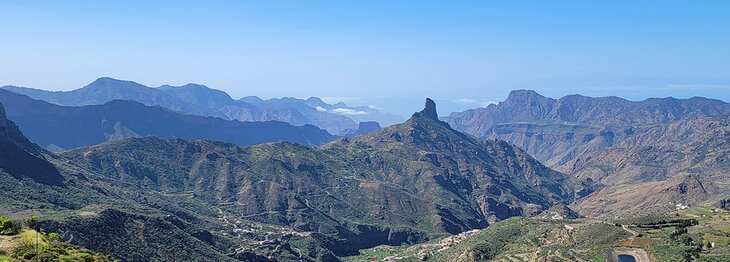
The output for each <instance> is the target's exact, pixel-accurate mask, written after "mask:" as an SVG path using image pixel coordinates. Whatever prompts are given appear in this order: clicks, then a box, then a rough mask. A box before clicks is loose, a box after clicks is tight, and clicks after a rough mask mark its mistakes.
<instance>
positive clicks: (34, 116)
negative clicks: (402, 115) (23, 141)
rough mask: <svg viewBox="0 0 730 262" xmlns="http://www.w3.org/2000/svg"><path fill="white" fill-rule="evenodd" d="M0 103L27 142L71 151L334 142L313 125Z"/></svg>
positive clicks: (152, 110)
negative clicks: (157, 144)
mask: <svg viewBox="0 0 730 262" xmlns="http://www.w3.org/2000/svg"><path fill="white" fill-rule="evenodd" d="M0 103H2V104H3V105H5V107H6V110H7V114H8V116H9V117H11V118H12V119H14V120H15V121H16V123H18V126H20V128H21V129H22V130H23V131H24V133H25V134H26V135H27V136H28V138H30V139H31V140H32V141H33V142H35V143H38V144H40V145H41V146H43V147H49V146H50V145H53V148H62V149H72V148H76V147H82V146H90V145H95V144H98V143H102V142H105V141H113V140H119V139H123V138H127V137H140V136H150V135H153V136H158V137H162V138H185V139H209V140H220V141H228V142H232V143H236V144H238V145H253V144H260V143H266V142H273V141H289V142H294V143H301V144H305V145H321V144H324V143H326V142H329V141H332V140H333V139H334V138H335V137H334V136H332V135H330V134H328V133H327V132H325V131H324V130H321V129H319V128H317V127H315V126H311V125H307V126H292V125H289V124H287V123H283V122H273V121H270V122H239V121H233V120H223V119H218V118H213V117H202V116H192V115H182V114H180V113H176V112H173V111H170V110H168V109H164V108H161V107H150V106H145V105H143V104H140V103H138V102H134V101H121V100H115V101H112V102H109V103H106V104H104V105H97V106H83V107H69V106H58V105H53V104H50V103H48V102H45V101H40V100H33V99H31V98H29V97H27V96H24V95H20V94H16V93H13V92H10V91H6V90H0Z"/></svg>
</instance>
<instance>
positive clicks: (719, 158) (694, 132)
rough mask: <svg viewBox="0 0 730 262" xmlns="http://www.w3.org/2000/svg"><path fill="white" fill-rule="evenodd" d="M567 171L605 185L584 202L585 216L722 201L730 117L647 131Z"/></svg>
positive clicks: (729, 163) (729, 164)
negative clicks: (712, 200)
mask: <svg viewBox="0 0 730 262" xmlns="http://www.w3.org/2000/svg"><path fill="white" fill-rule="evenodd" d="M565 169H566V170H567V171H568V172H570V174H572V175H573V176H576V177H580V178H584V179H591V180H593V181H596V182H597V183H598V184H600V185H602V186H603V187H605V188H603V189H602V190H600V191H598V192H596V193H595V194H594V195H592V196H590V197H588V198H586V199H584V200H582V201H581V202H580V203H579V205H578V206H579V207H580V208H581V209H582V210H584V211H585V213H586V214H591V215H599V214H600V215H611V214H615V213H618V211H629V212H638V211H646V210H647V209H658V210H666V209H673V208H674V204H683V205H696V204H699V203H702V202H704V201H707V200H711V199H715V200H717V199H718V198H721V197H722V196H725V195H727V193H728V192H727V191H726V190H723V188H727V186H728V185H730V176H729V175H728V174H727V170H728V169H730V116H719V117H699V118H693V119H687V120H680V121H675V122H672V123H669V124H664V125H658V126H655V127H652V128H648V129H646V130H645V131H642V132H640V133H637V134H636V135H635V136H632V137H631V138H628V139H626V140H625V141H621V142H620V143H618V144H616V145H614V146H612V147H610V148H608V149H605V150H602V151H597V152H592V153H588V154H584V155H581V156H579V157H577V158H575V159H574V160H572V161H570V162H568V163H566V165H565Z"/></svg>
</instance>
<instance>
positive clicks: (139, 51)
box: [0, 1, 730, 117]
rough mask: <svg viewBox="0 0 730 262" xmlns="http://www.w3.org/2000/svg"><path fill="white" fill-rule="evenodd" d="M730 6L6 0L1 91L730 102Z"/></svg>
mask: <svg viewBox="0 0 730 262" xmlns="http://www.w3.org/2000/svg"><path fill="white" fill-rule="evenodd" d="M729 9H730V3H728V2H726V1H701V2H700V1H695V2H691V1H641V2H637V1H610V2H601V3H599V2H586V1H561V2H559V3H556V2H548V1H534V2H531V1H527V2H521V3H513V2H510V1H507V2H486V1H474V2H471V1H466V2H460V3H458V4H454V3H449V4H447V2H424V1H414V2H393V1H362V2H355V1H331V2H325V1H321V2H320V1H275V2H271V1H260V2H254V1H245V2H244V1H217V2H215V3H209V2H179V1H169V2H167V1H155V3H148V2H147V1H103V2H77V1H48V2H45V1H33V2H32V3H31V2H29V1H3V2H2V3H0V10H3V15H2V16H0V36H1V37H2V41H0V57H2V63H0V86H2V85H18V86H27V87H34V88H41V89H51V90H71V89H77V88H80V87H82V86H84V85H86V84H88V83H89V82H91V81H93V80H94V79H96V78H98V77H102V76H109V77H114V78H120V79H128V80H133V81H137V82H140V83H142V84H145V85H148V86H159V85H163V84H172V85H182V84H186V83H199V84H205V85H208V86H210V87H212V88H217V89H221V90H224V91H226V92H228V93H229V94H231V96H233V97H234V98H240V97H244V96H250V95H256V96H260V97H263V98H272V97H284V96H291V97H299V98H306V97H310V96H318V97H322V98H323V99H324V100H326V101H327V102H337V101H342V102H345V103H347V104H348V105H371V106H373V107H377V108H382V111H385V112H392V113H396V114H399V115H402V116H406V117H407V116H409V115H410V114H411V113H412V112H414V111H417V110H420V108H421V107H422V106H423V105H422V103H423V102H422V101H423V98H424V97H431V98H433V99H434V100H436V101H437V102H438V110H439V111H440V114H441V115H446V114H448V113H449V112H452V111H461V110H464V109H468V108H474V107H479V106H483V105H486V104H488V103H490V102H496V101H501V100H504V99H505V98H506V96H507V94H508V93H509V90H513V89H534V90H536V91H538V92H540V93H541V94H544V95H546V96H550V97H561V96H563V95H567V94H575V93H580V94H583V95H589V96H606V95H616V96H621V97H624V98H627V99H631V100H641V99H644V98H647V97H666V96H674V97H678V98H686V97H691V96H705V97H711V98H719V99H722V100H725V101H728V100H730V77H729V76H728V75H727V74H728V72H730V63H728V62H727V61H730V49H728V48H727V46H730V16H728V15H727V10H729Z"/></svg>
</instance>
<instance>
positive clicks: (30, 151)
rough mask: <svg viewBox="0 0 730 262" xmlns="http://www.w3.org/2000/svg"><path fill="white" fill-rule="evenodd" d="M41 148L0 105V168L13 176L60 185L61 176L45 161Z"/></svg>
mask: <svg viewBox="0 0 730 262" xmlns="http://www.w3.org/2000/svg"><path fill="white" fill-rule="evenodd" d="M41 152H42V149H40V148H39V147H38V146H36V145H34V144H33V143H31V142H30V141H29V140H28V139H27V138H25V136H23V134H22V133H21V132H20V130H19V129H18V127H17V126H16V125H15V123H13V122H11V121H9V120H8V119H7V116H6V115H5V109H4V108H3V107H2V105H0V169H2V171H4V172H7V173H9V174H11V175H12V176H13V177H15V178H18V179H22V178H29V179H32V180H35V181H37V182H39V183H43V184H54V185H60V184H61V183H62V182H63V177H62V176H61V174H60V173H59V172H58V170H57V169H56V168H55V167H54V166H53V165H51V164H50V163H48V162H47V161H45V159H44V157H43V156H42V154H41Z"/></svg>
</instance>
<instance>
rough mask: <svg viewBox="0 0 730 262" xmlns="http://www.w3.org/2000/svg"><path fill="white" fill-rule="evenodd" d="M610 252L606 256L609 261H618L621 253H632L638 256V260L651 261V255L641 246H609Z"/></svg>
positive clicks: (638, 261) (639, 261)
mask: <svg viewBox="0 0 730 262" xmlns="http://www.w3.org/2000/svg"><path fill="white" fill-rule="evenodd" d="M606 252H607V253H608V254H607V256H606V261H608V262H618V256H619V255H631V256H634V258H636V262H651V260H649V255H648V254H647V253H646V251H644V250H643V249H639V248H627V247H616V248H609V249H608V250H606Z"/></svg>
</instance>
